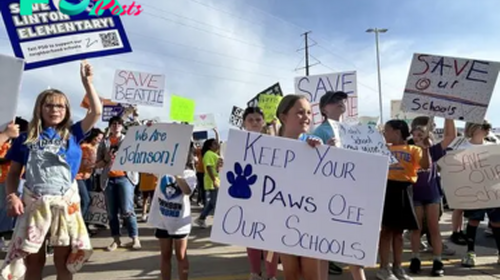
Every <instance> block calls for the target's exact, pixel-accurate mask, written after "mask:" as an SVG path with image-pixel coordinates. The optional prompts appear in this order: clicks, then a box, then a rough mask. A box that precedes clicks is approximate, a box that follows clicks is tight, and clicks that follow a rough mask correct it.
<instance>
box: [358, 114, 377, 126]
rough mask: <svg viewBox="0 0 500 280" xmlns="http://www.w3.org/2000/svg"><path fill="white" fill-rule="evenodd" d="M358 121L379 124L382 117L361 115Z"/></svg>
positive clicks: (372, 124) (373, 124)
mask: <svg viewBox="0 0 500 280" xmlns="http://www.w3.org/2000/svg"><path fill="white" fill-rule="evenodd" d="M358 121H359V123H360V124H365V125H371V126H377V125H379V122H380V117H369V116H361V117H358Z"/></svg>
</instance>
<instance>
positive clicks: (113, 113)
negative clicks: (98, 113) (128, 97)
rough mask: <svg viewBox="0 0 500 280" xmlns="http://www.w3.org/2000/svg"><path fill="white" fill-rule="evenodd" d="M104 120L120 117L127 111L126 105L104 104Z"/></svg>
mask: <svg viewBox="0 0 500 280" xmlns="http://www.w3.org/2000/svg"><path fill="white" fill-rule="evenodd" d="M102 109H103V110H102V121H103V122H109V120H110V119H111V118H112V117H120V116H121V115H122V114H123V112H125V107H124V106H123V105H121V104H118V105H103V106H102Z"/></svg>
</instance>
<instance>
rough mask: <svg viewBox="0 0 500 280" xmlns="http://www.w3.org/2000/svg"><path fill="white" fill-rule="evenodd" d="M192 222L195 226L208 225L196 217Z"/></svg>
mask: <svg viewBox="0 0 500 280" xmlns="http://www.w3.org/2000/svg"><path fill="white" fill-rule="evenodd" d="M194 223H195V224H196V225H197V226H199V227H201V228H207V227H208V226H207V223H206V222H205V220H200V218H198V219H196V220H195V221H194Z"/></svg>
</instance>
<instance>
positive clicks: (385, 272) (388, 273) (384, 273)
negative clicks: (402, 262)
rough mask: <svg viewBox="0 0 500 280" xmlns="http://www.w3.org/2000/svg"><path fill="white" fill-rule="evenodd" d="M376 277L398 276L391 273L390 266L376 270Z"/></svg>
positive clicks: (392, 278)
mask: <svg viewBox="0 0 500 280" xmlns="http://www.w3.org/2000/svg"><path fill="white" fill-rule="evenodd" d="M377 279H379V280H398V278H397V277H396V276H395V275H394V273H392V270H391V268H390V267H381V268H380V269H379V271H378V272H377Z"/></svg>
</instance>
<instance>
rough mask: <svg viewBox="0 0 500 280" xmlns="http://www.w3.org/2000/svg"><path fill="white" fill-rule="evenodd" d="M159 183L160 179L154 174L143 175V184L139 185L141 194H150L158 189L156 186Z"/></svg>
mask: <svg viewBox="0 0 500 280" xmlns="http://www.w3.org/2000/svg"><path fill="white" fill-rule="evenodd" d="M157 183H158V178H157V177H156V176H155V175H153V174H148V173H141V183H140V184H139V190H140V191H141V192H150V191H154V190H155V189H156V184H157Z"/></svg>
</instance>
